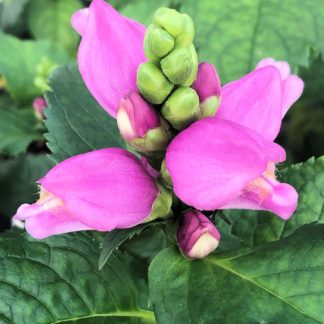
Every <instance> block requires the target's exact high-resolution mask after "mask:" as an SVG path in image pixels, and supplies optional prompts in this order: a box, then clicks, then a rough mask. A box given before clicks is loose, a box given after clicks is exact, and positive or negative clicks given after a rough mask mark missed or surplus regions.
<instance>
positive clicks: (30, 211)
mask: <svg viewBox="0 0 324 324" xmlns="http://www.w3.org/2000/svg"><path fill="white" fill-rule="evenodd" d="M13 219H14V220H24V221H25V228H26V230H27V232H28V233H29V234H30V235H31V236H32V237H34V238H36V239H44V238H46V237H48V236H51V235H57V234H63V233H68V232H75V231H84V230H91V229H92V228H90V227H88V226H86V225H85V224H83V223H81V222H79V221H78V220H76V219H73V218H72V217H71V215H70V214H69V213H68V212H67V211H66V210H65V209H64V208H62V207H61V208H58V209H56V210H55V212H53V211H50V210H47V211H40V210H39V207H38V206H37V205H36V204H32V205H28V204H23V205H21V206H20V208H19V209H18V211H17V214H16V215H15V216H14V218H13Z"/></svg>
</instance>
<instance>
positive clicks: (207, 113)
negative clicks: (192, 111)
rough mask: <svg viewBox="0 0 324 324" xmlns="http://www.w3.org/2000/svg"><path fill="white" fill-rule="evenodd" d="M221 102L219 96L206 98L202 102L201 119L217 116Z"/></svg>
mask: <svg viewBox="0 0 324 324" xmlns="http://www.w3.org/2000/svg"><path fill="white" fill-rule="evenodd" d="M219 104H220V98H219V97H217V96H211V97H209V98H207V99H205V100H204V101H203V102H202V103H201V104H200V119H203V118H206V117H213V116H215V114H216V111H217V109H218V106H219Z"/></svg>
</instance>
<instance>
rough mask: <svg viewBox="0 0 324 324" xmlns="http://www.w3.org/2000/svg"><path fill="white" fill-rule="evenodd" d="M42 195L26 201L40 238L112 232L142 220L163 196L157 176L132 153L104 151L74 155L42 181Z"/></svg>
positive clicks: (27, 216) (30, 224)
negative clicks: (157, 182) (78, 233)
mask: <svg viewBox="0 0 324 324" xmlns="http://www.w3.org/2000/svg"><path fill="white" fill-rule="evenodd" d="M38 183H39V184H40V185H41V191H40V199H39V200H38V201H37V202H36V203H34V204H31V205H28V204H24V205H22V206H21V207H20V208H19V209H18V211H17V214H16V215H15V216H14V220H24V221H25V226H26V230H27V231H28V232H29V233H30V234H31V235H32V236H33V237H35V238H38V239H42V238H45V237H47V236H50V235H55V234H61V233H66V232H73V231H80V230H98V231H110V230H113V229H115V228H128V227H132V226H135V225H137V224H139V223H142V222H143V221H145V220H146V218H148V217H149V216H150V214H151V211H152V206H153V204H154V202H155V200H156V198H157V196H158V194H159V189H158V186H157V184H156V183H155V180H154V179H153V178H152V177H151V176H150V174H149V173H148V172H147V171H146V169H145V167H143V165H142V163H141V161H140V160H139V159H137V158H136V157H135V156H134V155H133V154H131V153H129V152H127V151H125V150H122V149H102V150H97V151H93V152H89V153H85V154H80V155H77V156H74V157H71V158H69V159H67V160H65V161H63V162H62V163H60V164H58V165H57V166H55V167H54V168H53V169H51V170H50V171H49V172H48V173H47V175H46V176H45V177H44V178H42V179H40V180H39V181H38Z"/></svg>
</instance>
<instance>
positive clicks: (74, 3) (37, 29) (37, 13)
mask: <svg viewBox="0 0 324 324" xmlns="http://www.w3.org/2000/svg"><path fill="white" fill-rule="evenodd" d="M81 8H82V4H81V3H80V1H79V0H69V1H66V0H32V1H31V2H30V4H29V6H28V13H27V20H28V25H29V28H30V30H31V32H32V34H33V35H34V37H35V38H36V39H48V40H50V41H52V42H53V43H54V44H57V45H58V46H61V47H63V48H64V49H66V50H67V51H68V52H69V53H74V52H75V50H76V48H77V45H78V41H79V36H78V34H77V33H76V32H75V31H74V30H73V28H72V27H71V23H70V20H71V16H72V14H73V13H74V12H75V11H77V10H79V9H81Z"/></svg>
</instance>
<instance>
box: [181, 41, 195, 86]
mask: <svg viewBox="0 0 324 324" xmlns="http://www.w3.org/2000/svg"><path fill="white" fill-rule="evenodd" d="M189 50H190V54H191V59H192V66H193V68H192V71H191V74H190V76H189V77H188V79H187V81H186V82H184V84H183V85H184V86H186V87H189V86H191V85H192V83H193V82H194V81H195V80H196V77H197V72H198V55H197V52H196V50H195V47H194V46H193V45H192V44H191V45H190V46H189Z"/></svg>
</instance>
